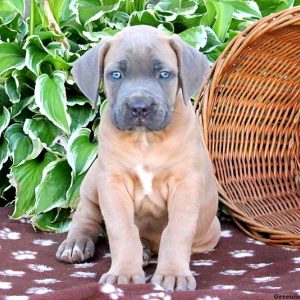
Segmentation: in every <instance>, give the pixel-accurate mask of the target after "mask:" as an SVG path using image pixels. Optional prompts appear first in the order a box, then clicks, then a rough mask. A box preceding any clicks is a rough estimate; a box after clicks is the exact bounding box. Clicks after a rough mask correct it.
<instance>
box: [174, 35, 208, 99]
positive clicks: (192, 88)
mask: <svg viewBox="0 0 300 300" xmlns="http://www.w3.org/2000/svg"><path fill="white" fill-rule="evenodd" d="M170 46H171V47H172V48H173V50H174V51H175V53H176V56H177V62H178V69H179V84H180V86H181V89H182V94H183V100H184V103H185V104H187V102H188V101H190V98H191V96H193V95H194V94H195V93H196V92H197V90H198V89H199V88H200V86H201V84H203V83H204V80H205V79H206V78H207V75H208V73H209V71H210V66H209V63H208V59H207V58H206V56H205V55H203V54H202V53H201V52H199V51H197V50H196V49H194V48H193V47H192V46H190V45H189V44H187V43H186V42H184V41H182V40H181V39H180V38H179V37H178V36H176V35H174V36H172V37H171V38H170Z"/></svg>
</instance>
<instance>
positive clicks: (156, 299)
mask: <svg viewBox="0 0 300 300" xmlns="http://www.w3.org/2000/svg"><path fill="white" fill-rule="evenodd" d="M111 297H112V295H111ZM114 299H118V298H114ZM142 299H145V300H171V296H170V295H168V294H166V292H157V293H149V294H145V295H142Z"/></svg>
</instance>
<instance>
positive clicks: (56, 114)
mask: <svg viewBox="0 0 300 300" xmlns="http://www.w3.org/2000/svg"><path fill="white" fill-rule="evenodd" d="M64 82H65V75H64V72H61V71H55V72H53V74H52V76H51V77H49V75H47V74H42V75H40V76H39V77H38V78H37V81H36V85H35V91H34V96H35V101H36V104H37V105H38V107H39V109H40V112H41V113H42V114H43V115H45V116H46V117H47V118H48V119H49V120H50V121H51V122H53V124H55V125H56V126H57V127H59V128H61V129H62V130H63V131H64V132H66V133H69V132H70V125H71V118H70V116H69V114H68V112H67V97H66V90H65V86H64Z"/></svg>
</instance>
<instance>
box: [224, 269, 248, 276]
mask: <svg viewBox="0 0 300 300" xmlns="http://www.w3.org/2000/svg"><path fill="white" fill-rule="evenodd" d="M246 272H247V271H246V270H226V271H222V272H220V274H222V275H229V276H241V275H244V274H245V273H246Z"/></svg>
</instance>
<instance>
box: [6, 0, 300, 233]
mask: <svg viewBox="0 0 300 300" xmlns="http://www.w3.org/2000/svg"><path fill="white" fill-rule="evenodd" d="M47 3H48V4H49V6H47V7H44V6H43V5H42V4H40V1H38V0H31V4H32V7H31V10H30V18H28V19H27V20H25V19H24V10H25V1H24V0H2V1H0V57H1V59H0V197H2V198H4V199H6V198H7V201H11V200H12V199H11V198H10V197H11V194H12V192H14V193H15V194H16V197H15V199H14V201H13V205H14V213H13V216H12V217H13V218H20V217H23V216H26V217H29V218H31V219H32V222H33V226H34V227H37V228H39V229H41V230H47V231H57V232H62V231H65V230H67V229H68V225H69V223H70V214H71V212H72V210H73V209H74V208H75V207H76V205H77V203H78V200H79V189H80V184H81V183H82V180H83V178H84V176H85V174H86V172H87V170H88V169H89V167H90V166H91V164H92V162H93V161H94V159H95V158H96V155H97V145H98V141H97V133H96V131H97V128H98V125H99V121H100V120H101V116H102V115H103V112H104V110H105V108H106V107H107V105H108V103H107V100H105V96H104V94H103V91H100V99H102V101H100V103H99V104H98V107H97V109H96V110H92V107H91V104H90V102H89V100H88V99H86V98H85V97H84V96H83V95H82V94H81V92H80V91H79V90H78V88H77V87H76V86H75V85H74V82H73V80H72V76H71V74H70V69H71V68H72V65H73V64H74V62H75V61H76V59H77V58H78V57H79V56H80V55H82V54H83V53H84V52H85V51H86V50H88V49H89V48H91V47H92V46H93V45H94V44H97V43H98V42H99V41H100V40H101V39H102V38H103V37H106V36H112V35H114V34H116V33H117V32H118V31H120V30H122V29H123V28H124V27H126V26H133V25H138V24H148V25H151V26H155V27H158V28H160V29H161V30H163V31H164V32H166V33H167V34H170V35H171V34H174V33H176V34H179V36H180V37H181V38H182V39H183V40H185V41H186V42H188V43H189V44H191V45H192V46H193V47H195V48H196V49H197V50H199V51H201V52H203V53H205V54H206V55H207V56H208V58H209V59H210V60H211V62H213V61H214V60H216V59H217V57H218V56H219V55H220V53H221V52H222V51H223V49H224V48H225V46H226V45H227V43H228V42H229V41H230V40H231V39H232V38H234V36H236V35H237V34H238V32H239V31H241V30H243V29H244V28H245V27H247V26H249V25H250V24H252V23H253V22H255V21H257V20H259V19H260V18H261V17H262V16H265V15H268V14H270V13H273V12H278V11H280V10H283V9H286V8H289V7H292V6H294V5H299V4H300V1H299V0H256V1H244V0H180V1H179V0H160V1H149V2H148V1H145V0H49V1H47ZM45 5H46V1H45ZM49 12H50V14H49ZM55 23H56V24H55ZM99 143H100V144H101V141H99Z"/></svg>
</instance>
